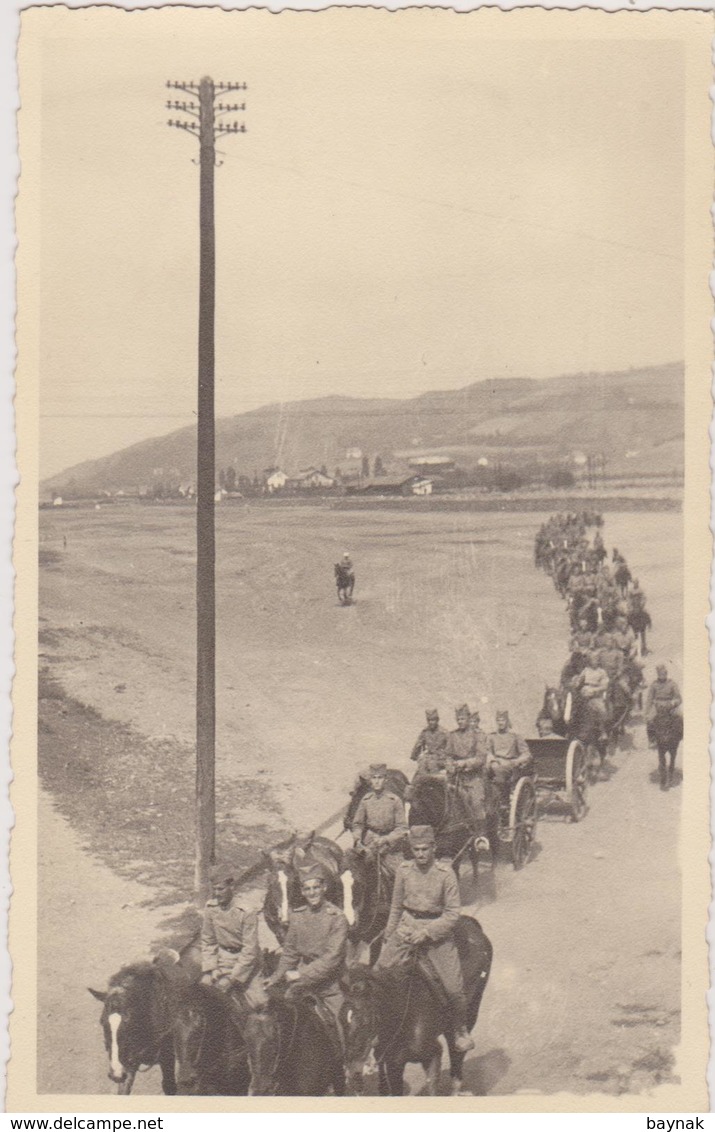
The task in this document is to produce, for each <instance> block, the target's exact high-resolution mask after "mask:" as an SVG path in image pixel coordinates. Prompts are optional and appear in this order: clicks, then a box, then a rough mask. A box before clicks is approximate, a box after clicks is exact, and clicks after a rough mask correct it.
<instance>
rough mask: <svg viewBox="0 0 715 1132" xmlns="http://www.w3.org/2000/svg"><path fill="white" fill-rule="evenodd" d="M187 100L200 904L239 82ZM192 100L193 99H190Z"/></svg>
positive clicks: (207, 833) (211, 751)
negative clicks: (194, 350)
mask: <svg viewBox="0 0 715 1132" xmlns="http://www.w3.org/2000/svg"><path fill="white" fill-rule="evenodd" d="M166 85H167V87H168V88H169V89H171V90H176V91H182V92H183V93H184V94H185V95H188V99H189V100H188V101H178V100H174V101H169V102H167V104H166V106H167V109H168V110H179V111H181V112H182V114H184V115H187V117H185V118H183V119H173V118H172V119H170V120H169V123H168V124H169V125H170V126H173V127H176V129H179V130H185V131H186V132H187V133H190V134H193V135H194V136H195V137H197V138H198V139H199V149H200V156H199V166H200V169H199V189H200V192H199V234H200V254H199V349H198V369H199V391H198V437H197V454H196V476H197V478H196V811H195V814H196V857H195V872H194V886H195V890H196V896H197V898H198V900H199V901H200V902H203V901H204V900H205V899H206V896H207V893H208V887H209V883H208V873H209V868H210V866H211V865H212V864H213V862H214V860H215V846H216V538H215V523H214V493H215V491H216V458H215V443H214V355H215V347H214V339H215V334H214V324H215V310H216V232H215V227H214V169H215V166H216V138H217V137H218V136H219V135H221V134H239V133H240V134H243V133H245V132H246V127H245V125H244V124H243V123H241V124H240V125H239V123H238V122H235V121H234V122H230V123H228V122H224V121H223V116H224V115H225V114H233V113H236V112H239V111H244V110H245V109H246V106H245V103H243V104H241V105H237V104H235V105H226V104H224V103H223V102H218V103H217V102H216V98H217V96H218V97H222V96H223V95H224V94H229V93H230V92H233V91H240V90H245V89H246V84H245V83H214V81H213V79H210V78H203V79H201V82H200V83H192V82H168V83H167V84H166ZM196 99H198V102H197V101H195V100H196Z"/></svg>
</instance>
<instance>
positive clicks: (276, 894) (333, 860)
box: [263, 833, 350, 943]
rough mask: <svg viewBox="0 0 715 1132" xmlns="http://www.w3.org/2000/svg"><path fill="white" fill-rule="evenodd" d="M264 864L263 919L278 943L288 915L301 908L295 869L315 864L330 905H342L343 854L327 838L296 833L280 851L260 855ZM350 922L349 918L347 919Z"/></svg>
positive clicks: (296, 870)
mask: <svg viewBox="0 0 715 1132" xmlns="http://www.w3.org/2000/svg"><path fill="white" fill-rule="evenodd" d="M263 857H264V859H265V862H266V864H267V865H268V870H269V871H268V885H267V888H266V895H265V897H264V900H263V916H264V919H265V921H266V923H267V924H268V927H269V928H270V929H271V931H272V932H273V934H274V936H275V937H276V939H277V940H278V942H279V943H283V940H284V939H285V935H286V932H287V931H288V921H289V918H290V913H291V912H292V911H293V912H294V911H295V910H296V908H302V907H304V905H305V900H304V899H303V894H302V891H301V881H300V873H299V871H298V870H299V869H300V868H303V867H304V866H306V865H312V864H315V863H318V864H320V865H322V867H323V870H324V872H325V874H326V876H327V877H328V881H327V891H326V896H327V898H328V900H330V901H331V903H333V904H337V905H338V906H339V907H342V906H343V884H342V881H341V873H342V871H343V851H342V849H341V848H340V846H339V845H337V844H336V843H335V842H334V841H331V840H330V839H329V838H328V837H321V836H320V835H318V834H315V833H310V834H308V836H307V837H299V836H298V835H297V834H296V836H295V837H294V838H293V839H292V841H290V842H289V844H288V845H286V846H285V848H283V849H273V850H271V852H270V853H264V854H263ZM348 922H350V917H348Z"/></svg>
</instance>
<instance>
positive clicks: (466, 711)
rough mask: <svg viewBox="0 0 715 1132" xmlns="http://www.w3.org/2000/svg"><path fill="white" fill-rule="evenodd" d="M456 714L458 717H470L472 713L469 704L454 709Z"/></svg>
mask: <svg viewBox="0 0 715 1132" xmlns="http://www.w3.org/2000/svg"><path fill="white" fill-rule="evenodd" d="M454 714H455V715H456V716H460V715H470V714H471V713H470V711H469V704H460V705H459V707H458V708H455V709H454Z"/></svg>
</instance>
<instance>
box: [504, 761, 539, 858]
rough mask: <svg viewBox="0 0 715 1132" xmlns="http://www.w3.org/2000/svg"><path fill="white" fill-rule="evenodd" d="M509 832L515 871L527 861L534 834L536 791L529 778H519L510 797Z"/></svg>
mask: <svg viewBox="0 0 715 1132" xmlns="http://www.w3.org/2000/svg"><path fill="white" fill-rule="evenodd" d="M509 830H510V832H511V835H512V841H511V859H512V862H513V865H514V868H515V869H520V868H522V867H523V866H524V865H525V864H526V862H527V861H528V860H529V855H530V853H531V846H532V844H533V841H534V833H535V832H536V790H535V788H534V782H533V780H532V779H531V778H520V779H519V781H518V782H517V784H516V786H515V788H514V793H513V794H512V796H511V805H510V807H509Z"/></svg>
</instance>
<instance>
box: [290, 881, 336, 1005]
mask: <svg viewBox="0 0 715 1132" xmlns="http://www.w3.org/2000/svg"><path fill="white" fill-rule="evenodd" d="M347 943H348V922H347V920H346V919H345V916H344V915H343V913H342V912H341V911H340V909H339V908H336V907H335V905H334V904H331V903H330V902H329V901H328V900H324V901H323V903H322V904H321V906H320V908H299V909H297V910H296V911H295V912H291V914H290V923H289V924H288V931H287V933H286V938H285V942H284V944H283V954H282V955H281V958H280V961H279V963H278V967H277V969H276V975H277V976H278V975H284V974H285V973H286V971H292V970H298V971H300V985H301V986H302V987H306V988H307V989H311V990H315V991H318V992H319V993H320V994H321V995H324V994H327V995H331V994H336V993H337V994H339V993H340V988H339V986H338V979H339V977H340V974H341V973H342V970H343V968H344V966H345V955H346V951H347Z"/></svg>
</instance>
